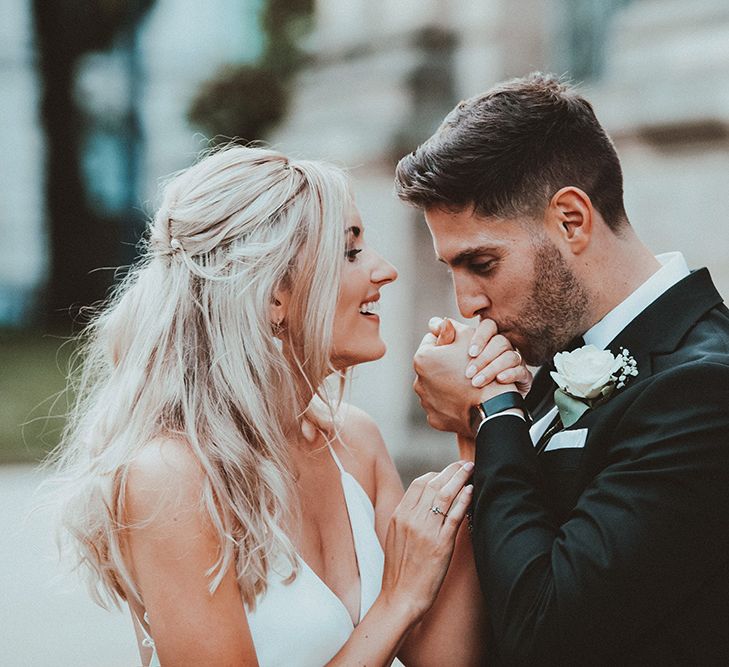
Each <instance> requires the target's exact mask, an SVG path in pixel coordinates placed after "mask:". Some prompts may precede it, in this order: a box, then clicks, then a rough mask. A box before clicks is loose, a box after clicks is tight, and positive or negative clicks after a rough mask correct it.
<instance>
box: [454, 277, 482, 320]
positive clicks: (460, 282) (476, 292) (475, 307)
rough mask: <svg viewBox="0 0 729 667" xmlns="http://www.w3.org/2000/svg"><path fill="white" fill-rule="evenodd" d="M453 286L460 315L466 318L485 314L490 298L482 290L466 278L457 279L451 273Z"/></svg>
mask: <svg viewBox="0 0 729 667" xmlns="http://www.w3.org/2000/svg"><path fill="white" fill-rule="evenodd" d="M453 287H454V289H455V292H456V302H457V303H458V310H459V311H460V313H461V316H462V317H464V318H466V319H469V320H470V319H471V318H473V317H478V316H479V315H486V314H487V312H488V309H489V308H490V307H491V300H490V299H489V298H488V296H487V295H486V294H484V293H483V290H481V289H479V287H478V286H477V285H474V284H473V283H472V282H471V281H469V280H468V279H459V278H458V277H457V276H456V274H455V272H454V274H453Z"/></svg>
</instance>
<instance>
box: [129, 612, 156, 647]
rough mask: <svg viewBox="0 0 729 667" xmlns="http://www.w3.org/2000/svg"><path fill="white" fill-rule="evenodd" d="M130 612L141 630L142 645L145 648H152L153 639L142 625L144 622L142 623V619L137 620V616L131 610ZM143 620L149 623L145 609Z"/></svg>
mask: <svg viewBox="0 0 729 667" xmlns="http://www.w3.org/2000/svg"><path fill="white" fill-rule="evenodd" d="M132 614H133V615H134V620H135V621H136V622H137V624H138V625H139V627H140V628H141V630H142V634H143V635H144V639H143V640H142V646H144V647H145V648H154V639H152V635H150V634H149V632H147V628H145V627H144V624H143V623H142V621H140V620H139V617H138V616H137V615H136V614H135V613H134V612H132ZM144 620H145V621H146V622H147V623H149V616H147V612H146V611H145V612H144Z"/></svg>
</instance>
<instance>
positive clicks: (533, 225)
mask: <svg viewBox="0 0 729 667" xmlns="http://www.w3.org/2000/svg"><path fill="white" fill-rule="evenodd" d="M425 219H426V222H427V223H428V227H429V229H430V233H431V235H432V236H433V245H434V247H435V252H436V255H437V257H438V259H439V260H440V261H443V262H445V263H446V264H447V265H448V266H449V268H450V271H451V275H452V278H453V287H454V289H455V292H456V299H457V301H458V308H459V310H460V311H461V315H462V316H463V317H465V318H469V319H470V318H473V317H478V318H480V319H485V318H489V319H492V320H494V321H495V322H496V324H497V326H498V328H499V332H500V333H502V334H503V335H504V336H506V337H507V338H508V339H509V340H510V341H511V343H512V345H514V347H516V348H517V349H519V351H520V352H521V354H522V356H523V357H524V359H525V360H526V361H527V363H529V364H533V365H539V364H542V363H544V362H545V361H547V360H548V359H550V358H551V357H552V355H554V354H555V353H556V352H558V351H559V350H561V349H564V347H565V346H566V345H567V344H568V343H569V341H570V340H571V339H572V338H574V337H575V336H576V335H579V334H580V333H582V330H581V328H582V323H583V322H584V319H585V312H586V310H587V306H588V298H587V293H586V292H585V290H584V288H583V287H582V286H581V285H580V283H579V281H578V280H577V278H576V276H575V274H574V273H573V271H572V270H571V268H570V266H569V265H568V264H567V262H566V261H565V259H564V258H563V256H562V254H561V253H560V250H559V248H558V247H557V246H556V245H555V244H554V243H553V241H551V240H550V238H549V237H548V236H547V234H546V233H545V232H544V230H543V223H542V222H541V221H539V220H531V219H517V220H513V219H503V218H482V217H480V216H478V215H476V214H474V213H473V212H472V211H471V210H470V209H468V210H465V211H462V212H458V213H452V212H446V211H443V210H440V209H429V210H427V211H426V212H425Z"/></svg>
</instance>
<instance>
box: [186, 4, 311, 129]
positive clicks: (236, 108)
mask: <svg viewBox="0 0 729 667" xmlns="http://www.w3.org/2000/svg"><path fill="white" fill-rule="evenodd" d="M312 11H313V0H267V1H266V2H265V5H264V7H263V9H262V12H261V28H262V30H263V31H264V34H265V39H266V42H265V48H264V51H263V54H262V56H261V58H260V60H259V62H258V63H255V64H242V65H227V66H226V67H224V68H222V69H221V70H219V71H218V72H217V74H216V75H215V76H214V77H213V79H211V80H210V81H208V82H207V83H206V84H205V85H203V87H202V88H201V90H200V92H199V93H198V95H197V96H196V98H195V99H194V101H193V103H192V106H191V108H190V111H189V114H188V115H189V118H190V121H191V122H192V123H193V124H194V125H197V126H198V127H201V128H203V129H204V130H205V131H206V132H207V133H208V134H209V135H210V136H216V135H220V136H224V137H231V138H232V137H235V138H236V139H237V140H241V141H244V142H246V141H253V140H255V139H260V138H262V137H263V136H265V134H266V133H267V132H268V131H269V130H270V129H271V128H272V127H273V126H275V125H276V124H277V123H278V122H279V121H280V120H281V118H282V117H283V115H284V114H285V113H286V110H287V108H288V101H289V82H290V80H291V78H292V76H293V75H294V74H295V72H296V71H297V70H298V69H299V67H300V66H301V65H302V63H303V62H304V61H305V58H304V56H303V54H302V53H301V51H300V49H299V47H298V42H299V40H300V38H301V36H302V35H303V34H304V33H305V32H306V30H307V29H308V28H309V23H310V17H311V14H312Z"/></svg>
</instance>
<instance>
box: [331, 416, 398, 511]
mask: <svg viewBox="0 0 729 667" xmlns="http://www.w3.org/2000/svg"><path fill="white" fill-rule="evenodd" d="M337 416H338V418H339V436H340V440H341V444H340V445H339V447H337V453H338V454H339V456H340V458H341V459H342V461H343V463H344V465H345V468H347V469H348V471H349V472H351V473H352V474H353V475H354V476H355V477H356V478H357V480H358V481H359V482H360V484H361V485H362V486H363V487H364V488H365V490H366V491H367V492H368V494H369V495H370V497H371V498H374V497H375V495H376V491H375V490H376V487H377V483H378V482H377V480H378V472H379V471H380V469H381V468H382V467H383V465H384V466H387V465H391V461H392V459H391V458H390V454H389V452H388V451H387V447H386V445H385V441H384V440H383V438H382V434H381V433H380V429H379V427H378V426H377V423H376V422H375V420H374V419H372V417H370V415H368V414H367V413H366V412H365V411H364V410H362V409H361V408H358V407H355V406H354V405H350V404H347V403H343V404H342V405H341V406H340V408H339V410H338V411H337Z"/></svg>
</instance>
